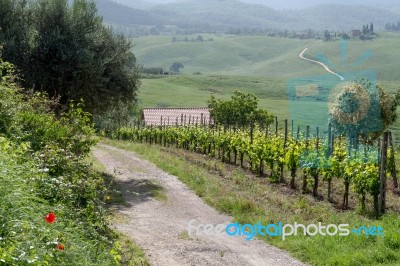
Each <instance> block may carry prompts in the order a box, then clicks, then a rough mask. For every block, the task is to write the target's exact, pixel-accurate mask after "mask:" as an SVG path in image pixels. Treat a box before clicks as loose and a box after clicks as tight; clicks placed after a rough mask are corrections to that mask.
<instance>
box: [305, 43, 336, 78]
mask: <svg viewBox="0 0 400 266" xmlns="http://www.w3.org/2000/svg"><path fill="white" fill-rule="evenodd" d="M317 42H319V41H316V42H315V43H313V44H312V45H310V46H308V47H306V48H304V50H303V51H302V52H301V53H300V54H299V57H300V58H301V59H303V60H306V61H308V62H312V63H315V64H318V65H320V66H322V67H323V68H324V69H325V70H326V71H327V72H329V73H331V74H333V75H335V76H337V77H338V78H340V80H342V81H343V80H344V77H343V76H341V75H339V74H338V73H336V72H334V71H332V70H331V69H330V68H329V67H328V66H327V65H325V64H324V63H322V62H320V61H317V60H313V59H309V58H307V57H305V56H304V53H305V52H307V50H308V49H309V48H311V46H313V45H314V44H316V43H317Z"/></svg>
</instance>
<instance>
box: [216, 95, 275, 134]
mask: <svg viewBox="0 0 400 266" xmlns="http://www.w3.org/2000/svg"><path fill="white" fill-rule="evenodd" d="M208 107H209V108H210V109H211V115H212V116H213V118H214V121H215V122H216V123H217V124H222V125H224V126H226V127H235V128H242V127H247V126H250V125H253V124H258V125H259V126H260V127H262V128H266V127H268V126H269V125H270V124H271V123H272V122H273V116H272V115H271V114H270V113H269V112H268V111H266V110H264V109H258V99H257V97H256V96H254V94H252V93H244V92H241V91H238V90H236V91H235V92H234V93H233V95H232V97H231V99H230V100H226V101H223V100H220V99H218V100H217V99H216V98H215V97H214V96H211V99H210V100H209V101H208Z"/></svg>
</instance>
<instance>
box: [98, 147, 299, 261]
mask: <svg viewBox="0 0 400 266" xmlns="http://www.w3.org/2000/svg"><path fill="white" fill-rule="evenodd" d="M94 155H95V156H96V157H97V159H98V160H99V161H100V162H101V163H102V164H103V165H104V166H105V167H106V169H107V172H108V173H109V174H113V175H114V176H115V177H116V179H117V182H118V183H119V184H120V185H121V188H122V193H123V197H124V199H125V200H126V202H127V203H128V204H127V206H125V207H124V206H120V207H119V209H118V212H119V213H120V214H121V215H122V216H123V218H121V219H118V220H120V221H119V222H116V223H115V224H114V226H115V227H116V229H117V230H119V231H121V232H122V233H124V234H126V235H128V236H129V237H131V238H132V239H133V240H134V241H135V242H136V243H137V244H138V245H139V246H140V247H142V248H143V249H144V251H145V253H146V255H147V257H148V259H149V261H150V263H151V265H174V266H176V265H257V266H261V265H273V266H277V265H278V266H279V265H282V266H289V265H304V264H302V263H300V262H299V261H297V260H295V259H293V258H291V257H290V256H289V255H288V253H286V252H284V251H282V250H279V249H277V248H275V247H272V246H269V245H267V244H266V243H265V242H263V241H260V240H251V241H246V240H245V239H244V238H242V237H238V236H235V237H231V236H228V235H227V234H215V235H213V236H206V235H205V234H204V233H202V234H201V235H200V236H196V235H195V229H194V228H193V229H192V230H191V235H192V236H189V235H188V224H189V222H190V221H191V220H193V219H195V220H196V221H195V222H193V226H194V227H195V226H196V225H199V224H213V225H217V224H229V223H230V222H232V221H233V219H232V217H229V216H227V215H224V214H220V213H218V212H217V211H216V210H214V209H213V208H211V207H210V206H208V205H207V204H205V203H204V202H203V200H202V199H201V198H199V197H198V196H196V195H195V193H194V192H192V191H191V190H190V189H188V188H187V187H186V185H184V184H183V183H182V182H180V181H179V180H178V179H177V177H175V176H172V175H169V174H167V173H165V172H163V171H162V170H160V169H158V168H157V167H155V166H154V165H153V164H152V163H149V162H147V161H145V160H142V159H140V158H139V157H138V156H137V155H136V154H134V153H132V152H127V151H124V150H121V149H118V148H115V147H112V146H107V145H102V144H101V145H99V146H97V148H96V149H95V150H94ZM159 186H162V187H163V189H161V188H160V187H159ZM155 189H156V190H157V189H158V190H161V191H164V192H163V193H165V196H166V200H156V199H155V198H153V197H151V195H153V194H152V193H151V191H152V190H155Z"/></svg>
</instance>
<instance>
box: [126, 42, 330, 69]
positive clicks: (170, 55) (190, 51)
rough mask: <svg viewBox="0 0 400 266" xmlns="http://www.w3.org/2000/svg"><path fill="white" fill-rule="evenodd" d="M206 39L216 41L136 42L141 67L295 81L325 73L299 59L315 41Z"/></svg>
mask: <svg viewBox="0 0 400 266" xmlns="http://www.w3.org/2000/svg"><path fill="white" fill-rule="evenodd" d="M196 36H197V35H196ZM196 36H189V37H188V38H189V39H191V38H192V37H194V38H196ZM176 37H177V39H178V40H181V39H184V38H185V37H184V36H176ZM203 38H204V39H205V40H207V39H208V38H213V41H204V42H175V43H173V42H172V41H171V40H172V37H171V36H150V37H142V38H137V39H135V40H134V43H135V46H134V48H133V51H134V53H135V55H136V57H137V59H138V63H139V64H142V65H144V66H146V67H157V66H158V67H163V68H164V69H166V70H168V69H169V67H170V66H171V65H172V63H174V62H181V63H182V64H183V65H184V69H182V73H185V74H192V73H194V72H201V73H203V74H207V75H209V74H213V75H214V74H219V75H240V76H262V77H270V76H279V77H294V76H304V75H311V74H318V73H319V74H321V73H323V70H321V69H320V68H319V67H317V66H313V65H310V64H309V63H307V62H304V61H302V60H299V59H298V54H299V53H300V52H301V51H302V49H303V48H304V47H306V46H308V45H310V44H312V43H313V42H314V41H313V40H297V39H287V38H274V37H267V36H234V35H218V36H208V35H204V36H203Z"/></svg>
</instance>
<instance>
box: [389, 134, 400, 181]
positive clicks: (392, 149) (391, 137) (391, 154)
mask: <svg viewBox="0 0 400 266" xmlns="http://www.w3.org/2000/svg"><path fill="white" fill-rule="evenodd" d="M389 142H390V150H391V153H390V161H391V162H392V164H393V165H391V166H392V167H391V169H390V175H391V176H392V178H393V187H394V188H399V183H398V180H397V174H396V162H395V158H394V151H395V150H394V143H393V133H392V132H389Z"/></svg>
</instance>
